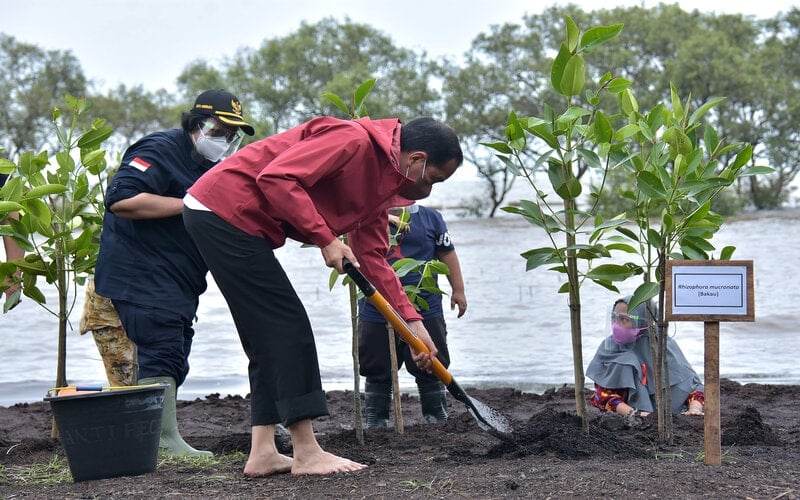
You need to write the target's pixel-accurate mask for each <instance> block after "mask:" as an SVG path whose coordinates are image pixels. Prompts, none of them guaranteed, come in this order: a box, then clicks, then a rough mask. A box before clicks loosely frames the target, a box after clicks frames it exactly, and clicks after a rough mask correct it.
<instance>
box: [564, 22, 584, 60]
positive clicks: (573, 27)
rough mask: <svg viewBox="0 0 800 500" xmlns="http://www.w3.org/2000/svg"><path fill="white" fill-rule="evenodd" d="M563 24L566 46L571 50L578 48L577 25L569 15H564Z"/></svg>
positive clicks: (578, 31) (578, 32) (578, 33)
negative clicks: (565, 31) (565, 33)
mask: <svg viewBox="0 0 800 500" xmlns="http://www.w3.org/2000/svg"><path fill="white" fill-rule="evenodd" d="M564 24H565V25H566V29H567V47H568V48H569V50H570V51H571V52H574V51H575V50H577V49H578V37H579V36H580V34H581V31H580V29H579V28H578V25H577V24H575V21H573V20H572V18H571V17H569V16H564Z"/></svg>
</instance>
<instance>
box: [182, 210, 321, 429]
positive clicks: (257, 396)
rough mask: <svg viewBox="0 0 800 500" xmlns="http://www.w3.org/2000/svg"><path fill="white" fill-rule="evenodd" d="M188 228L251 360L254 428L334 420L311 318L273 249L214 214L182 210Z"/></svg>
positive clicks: (265, 242) (249, 373)
mask: <svg viewBox="0 0 800 500" xmlns="http://www.w3.org/2000/svg"><path fill="white" fill-rule="evenodd" d="M183 220H184V224H185V226H186V229H187V231H188V232H189V234H190V235H191V237H192V239H193V240H194V242H195V244H196V245H197V248H198V249H199V250H200V254H201V255H202V256H203V259H204V260H205V262H206V264H207V265H208V268H209V269H210V270H211V274H212V276H213V277H214V281H216V283H217V286H219V289H220V291H221V292H222V295H223V296H224V297H225V301H226V302H227V303H228V307H229V308H230V311H231V315H232V316H233V322H234V324H235V325H236V330H237V331H238V333H239V339H240V340H241V342H242V347H243V348H244V352H245V353H246V354H247V359H248V360H249V366H248V375H249V377H250V398H251V400H250V405H251V409H250V412H251V420H252V425H266V424H276V423H279V422H280V423H282V424H283V425H286V426H289V425H291V424H293V423H295V422H297V421H299V420H303V419H308V418H315V417H319V416H322V415H328V414H329V413H328V405H327V402H326V400H325V393H324V392H323V391H322V382H321V379H320V373H319V361H318V359H317V348H316V344H315V342H314V335H313V332H312V331H311V323H310V321H309V319H308V314H307V313H306V310H305V307H303V304H302V303H301V302H300V298H299V297H298V296H297V293H296V292H295V290H294V287H292V284H291V282H290V281H289V278H288V277H287V276H286V273H285V272H284V270H283V267H281V265H280V262H278V260H277V259H276V258H275V254H274V252H273V251H272V249H271V248H270V247H269V245H268V243H267V241H265V240H264V239H262V238H258V237H256V236H251V235H249V234H247V233H244V232H243V231H240V230H239V229H237V228H236V227H234V226H232V225H230V224H228V223H227V222H225V221H224V220H223V219H221V218H220V217H218V216H216V215H215V214H213V213H212V212H208V211H202V210H192V209H190V208H186V207H184V210H183Z"/></svg>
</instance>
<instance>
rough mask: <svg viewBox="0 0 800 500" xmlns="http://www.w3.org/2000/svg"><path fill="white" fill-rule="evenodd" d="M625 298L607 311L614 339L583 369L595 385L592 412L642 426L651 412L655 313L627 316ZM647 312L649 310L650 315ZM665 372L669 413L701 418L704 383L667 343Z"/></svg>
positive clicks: (642, 310) (643, 309)
mask: <svg viewBox="0 0 800 500" xmlns="http://www.w3.org/2000/svg"><path fill="white" fill-rule="evenodd" d="M630 299H631V297H630V296H627V297H624V298H621V299H618V300H617V301H616V302H614V307H613V308H612V310H611V331H612V334H611V335H609V336H608V337H606V338H605V339H604V340H603V342H602V343H601V344H600V346H599V347H598V348H597V353H595V355H594V358H593V359H592V361H591V362H590V363H589V367H588V368H587V369H586V376H588V377H589V378H591V379H592V380H593V381H594V387H595V389H594V394H593V395H592V398H591V400H590V402H591V404H592V406H594V407H596V408H599V409H600V410H602V411H609V412H616V413H618V414H620V415H622V416H623V417H625V418H626V421H627V420H630V421H631V422H636V421H640V420H641V418H637V417H641V416H646V415H649V414H650V413H651V412H652V411H654V409H655V397H654V395H655V384H654V380H653V378H652V376H650V375H651V374H653V373H654V370H655V367H654V366H653V361H652V357H651V354H650V352H651V351H650V338H649V336H648V334H647V330H648V322H649V320H650V319H651V318H654V317H655V316H656V308H655V306H654V305H653V304H652V303H650V304H649V308H648V304H647V303H642V304H639V305H638V306H636V307H635V308H634V309H633V311H630V313H629V312H628V302H629V301H630ZM648 309H649V310H648ZM667 366H668V367H669V383H670V390H671V395H672V412H673V413H679V412H680V413H683V414H685V415H703V407H704V404H705V399H704V394H703V382H702V380H701V379H700V377H699V376H698V375H697V373H696V372H695V371H694V369H693V368H692V366H691V365H690V364H689V362H688V361H687V360H686V357H685V356H684V355H683V353H682V352H681V349H680V347H678V344H677V343H676V342H675V341H674V340H673V339H672V338H669V337H668V338H667Z"/></svg>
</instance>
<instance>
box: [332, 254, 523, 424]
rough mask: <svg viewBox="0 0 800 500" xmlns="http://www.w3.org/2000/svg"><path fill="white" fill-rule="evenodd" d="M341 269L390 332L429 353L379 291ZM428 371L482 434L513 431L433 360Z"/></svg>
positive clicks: (349, 269)
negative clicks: (387, 324)
mask: <svg viewBox="0 0 800 500" xmlns="http://www.w3.org/2000/svg"><path fill="white" fill-rule="evenodd" d="M342 267H343V268H344V271H345V272H346V273H347V275H348V276H350V279H352V280H353V281H354V282H355V284H356V286H358V288H359V290H361V292H362V293H363V294H364V296H365V297H366V298H367V300H368V301H370V303H371V304H372V305H373V306H375V308H376V309H378V311H379V312H380V313H381V315H383V317H384V318H386V321H388V322H389V324H390V325H392V327H393V328H394V330H395V331H396V332H397V333H398V334H399V335H400V337H401V338H402V339H403V340H404V341H405V342H406V343H407V344H408V345H409V346H411V348H412V349H413V350H414V351H416V352H425V353H429V352H430V349H428V346H426V345H425V343H424V342H422V340H420V338H419V337H417V335H416V334H415V333H414V331H413V330H412V329H411V327H409V326H408V323H406V322H405V320H404V319H403V318H401V317H400V315H399V314H397V311H395V310H394V308H393V307H392V306H391V305H389V302H387V301H386V299H385V298H384V297H383V296H382V295H381V293H380V292H379V291H377V290H376V289H375V287H374V286H372V283H370V282H369V280H367V278H366V277H365V276H364V275H363V274H361V271H359V270H358V269H356V268H355V266H353V264H352V263H351V262H350V261H348V260H347V259H344V261H343V262H342ZM431 371H432V372H433V374H434V375H435V376H436V378H438V379H439V380H440V381H441V382H442V383H443V384H444V385H445V387H447V390H448V391H449V392H450V394H452V395H453V397H454V398H456V399H457V400H459V401H461V402H462V403H464V404H465V405H467V410H469V412H470V414H472V416H473V418H475V421H476V422H477V423H478V426H479V427H480V428H481V429H483V430H485V431H495V432H499V433H501V434H508V433H510V432H512V431H513V428H512V427H511V423H510V422H509V420H508V419H507V418H506V417H505V416H504V415H502V414H501V413H499V412H498V411H497V410H494V409H492V408H490V407H488V406H487V405H485V404H483V403H481V402H480V401H478V400H476V399H474V398H472V397H470V396H468V395H467V393H466V392H464V390H463V389H462V388H461V386H459V385H458V383H456V381H455V379H453V376H452V375H450V372H449V371H447V368H445V366H444V365H443V364H442V362H441V361H439V360H438V359H437V358H435V357H434V358H433V366H432V367H431Z"/></svg>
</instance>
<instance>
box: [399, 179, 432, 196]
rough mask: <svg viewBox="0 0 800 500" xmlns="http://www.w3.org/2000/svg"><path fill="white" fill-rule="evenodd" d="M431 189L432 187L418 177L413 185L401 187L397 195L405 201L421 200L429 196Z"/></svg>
mask: <svg viewBox="0 0 800 500" xmlns="http://www.w3.org/2000/svg"><path fill="white" fill-rule="evenodd" d="M432 188H433V186H431V185H430V184H428V183H427V182H426V181H425V179H424V178H422V177H420V178H419V179H417V181H416V182H415V183H414V184H411V185H410V186H405V187H403V188H402V189H401V190H400V191H398V192H397V194H399V195H400V196H402V197H403V198H405V199H407V200H421V199H423V198H427V197H428V196H430V194H431V189H432Z"/></svg>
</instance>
